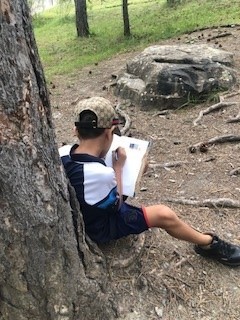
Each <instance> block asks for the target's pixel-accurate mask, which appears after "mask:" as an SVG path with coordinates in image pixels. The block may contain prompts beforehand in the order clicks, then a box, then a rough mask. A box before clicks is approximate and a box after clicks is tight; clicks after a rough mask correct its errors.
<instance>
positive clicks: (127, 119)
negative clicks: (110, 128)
mask: <svg viewBox="0 0 240 320" xmlns="http://www.w3.org/2000/svg"><path fill="white" fill-rule="evenodd" d="M116 112H117V113H118V114H119V115H120V116H121V117H122V118H124V121H125V124H124V127H123V128H121V130H120V131H121V134H122V135H125V134H126V133H127V132H128V131H129V129H130V127H131V119H130V117H129V116H128V115H127V114H126V112H124V111H123V110H122V109H121V104H120V103H119V104H118V105H117V106H116Z"/></svg>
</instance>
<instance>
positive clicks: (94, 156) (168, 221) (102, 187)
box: [59, 97, 240, 266]
mask: <svg viewBox="0 0 240 320" xmlns="http://www.w3.org/2000/svg"><path fill="white" fill-rule="evenodd" d="M76 109H77V110H76V111H77V121H76V122H75V130H76V135H77V137H78V138H79V141H80V144H75V145H73V146H72V147H71V146H64V147H62V148H60V150H59V152H60V156H61V159H62V162H63V165H64V168H65V171H66V174H67V176H68V178H69V180H70V182H71V184H72V186H73V187H74V188H75V191H76V195H77V199H78V201H79V203H80V207H81V211H82V214H83V219H84V223H85V228H86V232H87V234H88V235H89V237H90V238H91V239H92V240H93V241H95V242H96V243H104V242H108V241H110V240H113V239H119V238H121V237H125V236H127V235H130V234H139V233H141V232H143V231H145V230H147V229H148V228H153V227H157V228H161V229H164V230H165V231H166V232H167V233H169V234H170V235H171V236H173V237H175V238H177V239H181V240H186V241H188V242H191V243H194V244H195V247H194V248H195V251H196V252H197V253H198V254H200V255H202V256H205V257H209V258H212V259H215V260H217V261H219V262H221V263H223V264H226V265H229V266H239V265H240V247H239V246H236V245H233V244H230V243H227V242H225V241H223V240H221V239H220V238H219V237H218V236H216V235H214V234H211V233H201V232H199V231H197V230H195V229H193V228H192V227H191V226H189V225H188V224H186V223H185V222H183V221H182V220H181V219H180V218H179V217H178V216H177V214H176V213H175V212H174V211H172V210H171V209H170V208H169V207H167V206H165V205H163V204H158V205H153V206H147V207H144V206H142V207H139V208H138V207H134V206H132V205H129V204H127V202H125V201H123V196H122V181H121V173H122V167H123V165H124V162H125V159H126V154H125V150H124V149H123V148H121V147H119V148H118V149H117V151H116V152H117V157H113V168H111V167H107V166H106V165H105V162H104V160H103V159H104V157H105V155H106V153H107V152H108V150H109V148H110V145H111V143H112V139H113V131H114V130H115V129H116V128H117V125H118V124H119V120H118V118H117V116H116V114H115V111H114V108H113V107H112V105H111V103H110V102H109V101H108V100H106V99H104V98H101V97H93V98H89V99H84V100H82V101H80V102H79V103H78V105H77V107H76Z"/></svg>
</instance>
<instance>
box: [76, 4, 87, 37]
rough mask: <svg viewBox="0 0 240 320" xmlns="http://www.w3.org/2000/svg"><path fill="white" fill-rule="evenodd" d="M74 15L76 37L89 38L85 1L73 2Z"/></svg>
mask: <svg viewBox="0 0 240 320" xmlns="http://www.w3.org/2000/svg"><path fill="white" fill-rule="evenodd" d="M74 1H75V13H76V28H77V35H78V37H88V36H89V34H90V33H89V26H88V17H87V4H86V0H74Z"/></svg>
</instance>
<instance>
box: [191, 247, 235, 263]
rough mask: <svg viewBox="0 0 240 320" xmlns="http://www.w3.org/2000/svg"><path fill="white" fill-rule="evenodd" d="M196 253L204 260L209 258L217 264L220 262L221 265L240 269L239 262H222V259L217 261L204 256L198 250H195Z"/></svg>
mask: <svg viewBox="0 0 240 320" xmlns="http://www.w3.org/2000/svg"><path fill="white" fill-rule="evenodd" d="M195 252H196V253H197V254H198V255H199V256H201V257H203V258H207V259H209V260H211V261H217V262H219V263H221V264H223V265H225V266H228V267H239V266H240V261H238V262H228V261H224V260H220V259H217V258H213V257H209V256H208V255H204V254H202V253H199V252H197V251H196V250H195Z"/></svg>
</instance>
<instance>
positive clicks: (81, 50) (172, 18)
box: [33, 0, 240, 78]
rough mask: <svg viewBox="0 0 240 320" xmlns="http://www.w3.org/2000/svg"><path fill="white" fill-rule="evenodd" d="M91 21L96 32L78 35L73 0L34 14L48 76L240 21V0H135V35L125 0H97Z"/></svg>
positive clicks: (90, 12)
mask: <svg viewBox="0 0 240 320" xmlns="http://www.w3.org/2000/svg"><path fill="white" fill-rule="evenodd" d="M87 4H88V22H89V27H90V32H91V36H90V37H89V38H88V39H80V38H77V36H76V27H75V8H74V5H73V4H72V3H71V2H70V1H69V0H62V2H61V4H60V5H59V6H57V7H55V8H53V9H51V10H48V11H46V12H44V13H43V14H41V15H40V14H38V15H37V16H36V17H34V20H33V21H34V29H35V35H36V39H37V43H38V48H39V51H40V56H41V59H42V62H43V65H44V68H45V73H46V75H47V77H48V78H50V77H52V76H54V75H56V74H64V73H74V72H77V70H78V69H80V68H82V67H84V66H86V65H90V64H93V63H97V62H99V61H101V60H104V59H107V58H109V57H111V56H113V55H115V54H117V53H121V52H128V51H131V50H138V49H142V48H143V47H145V46H148V45H150V44H153V43H157V42H159V41H161V40H162V39H168V38H171V37H174V36H178V35H181V34H183V33H186V32H190V31H192V30H194V29H197V28H202V27H211V26H213V25H214V26H218V25H223V24H236V23H239V22H240V0H238V1H231V2H230V3H229V1H228V0H191V1H190V0H182V1H181V3H179V4H178V5H177V6H173V7H172V6H171V7H169V6H168V4H167V0H149V1H141V0H131V1H129V17H130V25H131V32H132V36H131V37H130V38H128V39H125V38H124V36H123V21H122V7H121V4H122V1H120V0H91V2H87Z"/></svg>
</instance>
